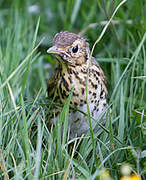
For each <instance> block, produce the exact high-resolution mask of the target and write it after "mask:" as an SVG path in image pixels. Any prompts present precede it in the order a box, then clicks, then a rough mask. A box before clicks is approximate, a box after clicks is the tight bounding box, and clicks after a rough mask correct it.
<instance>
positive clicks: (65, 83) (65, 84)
mask: <svg viewBox="0 0 146 180" xmlns="http://www.w3.org/2000/svg"><path fill="white" fill-rule="evenodd" d="M62 81H63V84H64V86H65V88H66V90H67V91H69V88H68V83H67V81H66V80H65V79H64V77H62Z"/></svg>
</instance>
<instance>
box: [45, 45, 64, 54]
mask: <svg viewBox="0 0 146 180" xmlns="http://www.w3.org/2000/svg"><path fill="white" fill-rule="evenodd" d="M47 53H49V54H57V55H59V54H60V53H64V51H63V50H61V49H59V48H57V47H56V46H52V47H51V48H49V49H48V50H47Z"/></svg>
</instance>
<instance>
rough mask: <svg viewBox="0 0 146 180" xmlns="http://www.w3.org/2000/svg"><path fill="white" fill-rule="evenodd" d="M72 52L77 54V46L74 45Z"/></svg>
mask: <svg viewBox="0 0 146 180" xmlns="http://www.w3.org/2000/svg"><path fill="white" fill-rule="evenodd" d="M72 52H73V53H76V52H78V45H76V46H75V47H73V48H72Z"/></svg>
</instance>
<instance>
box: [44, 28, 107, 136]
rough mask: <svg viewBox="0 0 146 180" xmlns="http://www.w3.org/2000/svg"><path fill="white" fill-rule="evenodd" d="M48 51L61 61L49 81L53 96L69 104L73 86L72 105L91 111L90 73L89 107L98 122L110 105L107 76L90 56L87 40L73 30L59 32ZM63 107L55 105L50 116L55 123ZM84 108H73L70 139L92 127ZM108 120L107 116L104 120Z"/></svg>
mask: <svg viewBox="0 0 146 180" xmlns="http://www.w3.org/2000/svg"><path fill="white" fill-rule="evenodd" d="M47 53H48V54H51V55H53V56H54V57H55V59H56V60H57V62H58V66H57V68H56V69H55V71H54V75H53V76H52V77H51V78H50V79H49V80H48V82H47V83H48V84H47V87H48V96H49V98H50V99H53V100H54V102H55V103H59V104H65V102H66V100H67V98H68V96H69V93H70V91H71V90H72V88H73V92H72V96H71V100H70V106H72V107H75V108H77V109H79V110H81V111H83V112H85V113H87V99H86V95H87V93H86V79H87V73H88V84H87V85H88V91H87V92H88V104H89V109H90V113H91V117H93V118H94V119H96V120H97V121H98V120H99V117H100V116H101V114H102V113H103V112H104V111H106V108H107V106H108V103H107V100H106V95H107V88H106V78H105V75H104V72H103V70H102V68H101V67H100V65H99V64H98V62H97V61H96V59H95V58H94V57H90V48H89V43H88V42H87V39H85V38H84V37H82V36H80V35H78V34H75V33H72V32H68V31H63V32H59V33H57V34H56V35H55V37H54V39H53V45H52V47H50V48H49V49H48V50H47ZM89 61H90V63H89ZM88 66H89V70H88ZM61 110H62V107H55V108H54V110H53V112H55V117H54V116H52V117H51V118H50V123H51V124H53V125H54V124H55V123H56V122H57V118H58V116H59V114H60V112H61ZM81 111H77V110H72V109H70V111H69V123H68V127H69V131H70V138H74V137H80V136H82V135H85V134H87V132H88V130H89V128H90V126H89V120H88V117H87V116H86V115H85V114H83V113H81ZM105 119H106V115H105V116H104V118H103V121H105ZM91 124H92V126H93V127H95V125H96V124H97V123H96V121H95V120H93V119H92V120H91Z"/></svg>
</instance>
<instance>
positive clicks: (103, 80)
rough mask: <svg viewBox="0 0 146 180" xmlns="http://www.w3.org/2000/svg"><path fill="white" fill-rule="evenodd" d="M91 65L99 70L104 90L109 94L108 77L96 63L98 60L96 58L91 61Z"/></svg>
mask: <svg viewBox="0 0 146 180" xmlns="http://www.w3.org/2000/svg"><path fill="white" fill-rule="evenodd" d="M91 64H92V66H93V67H94V66H95V67H97V69H98V70H99V71H98V72H99V76H100V78H101V80H102V85H103V88H104V90H105V92H106V94H107V93H108V92H107V88H106V77H105V75H104V72H103V70H102V68H101V67H100V65H99V63H98V62H97V61H96V59H95V58H94V57H92V59H91Z"/></svg>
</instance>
